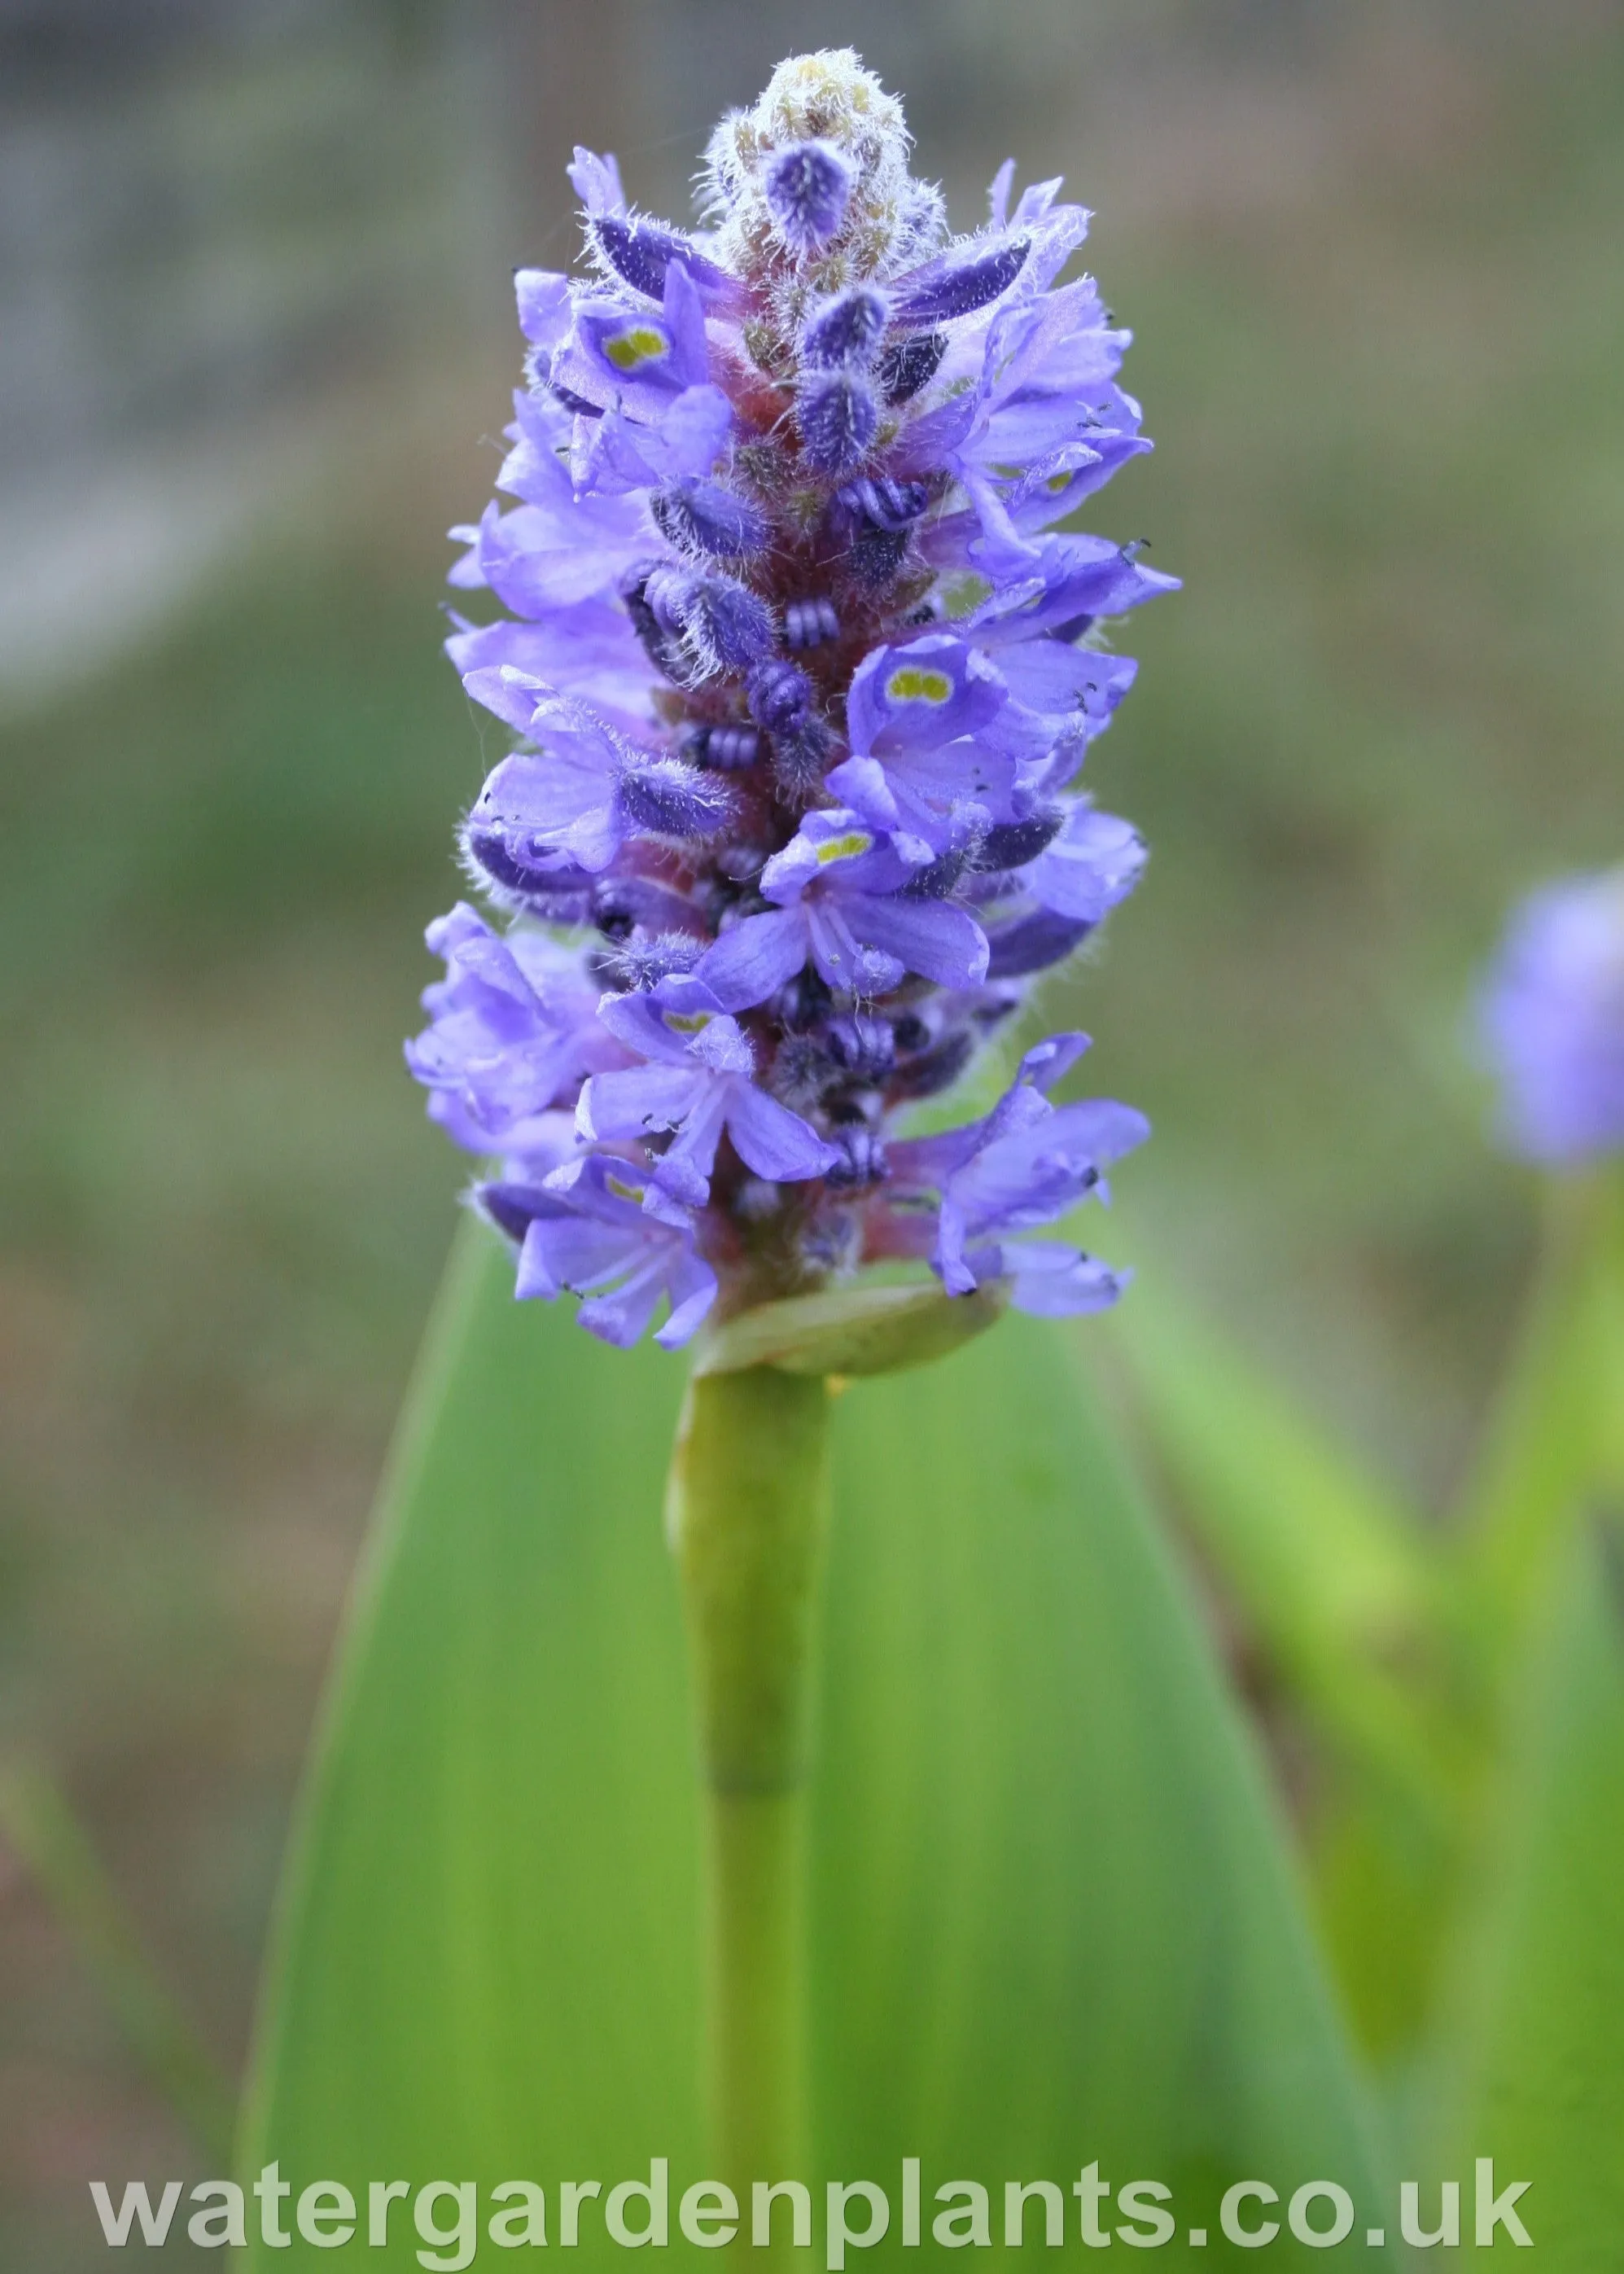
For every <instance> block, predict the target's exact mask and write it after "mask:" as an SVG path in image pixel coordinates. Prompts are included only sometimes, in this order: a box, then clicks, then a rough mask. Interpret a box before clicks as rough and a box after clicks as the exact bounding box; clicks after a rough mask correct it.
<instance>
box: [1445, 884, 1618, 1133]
mask: <svg viewBox="0 0 1624 2274" xmlns="http://www.w3.org/2000/svg"><path fill="white" fill-rule="evenodd" d="M1479 1015H1480V1019H1481V1024H1482V1030H1483V1035H1484V1039H1485V1043H1486V1046H1487V1050H1488V1054H1489V1057H1490V1059H1491V1062H1492V1065H1493V1067H1494V1069H1495V1072H1496V1073H1497V1074H1498V1075H1499V1077H1500V1119H1501V1125H1502V1127H1503V1128H1504V1130H1505V1133H1506V1135H1507V1139H1508V1141H1509V1142H1510V1143H1511V1144H1512V1146H1513V1147H1514V1148H1515V1150H1516V1151H1517V1152H1519V1153H1521V1154H1522V1155H1523V1156H1524V1157H1525V1158H1526V1159H1528V1160H1530V1161H1538V1162H1540V1163H1545V1164H1546V1165H1548V1166H1551V1167H1555V1168H1574V1167H1577V1166H1578V1165H1580V1164H1581V1163H1584V1162H1586V1161H1590V1160H1595V1159H1598V1158H1599V1157H1600V1156H1603V1155H1605V1154H1608V1153H1617V1152H1620V1151H1624V868H1620V869H1613V870H1606V871H1605V872H1599V873H1595V874H1591V875H1587V876H1579V877H1568V878H1566V879H1565V880H1564V881H1563V882H1562V883H1560V884H1557V885H1547V886H1546V887H1545V889H1544V890H1543V891H1541V892H1535V893H1533V894H1532V895H1531V896H1530V898H1529V899H1528V900H1525V901H1524V902H1523V903H1522V907H1521V908H1519V909H1518V911H1517V913H1516V915H1515V916H1514V918H1513V920H1512V922H1511V925H1510V927H1509V929H1508V930H1507V935H1506V937H1505V940H1504V942H1503V944H1502V945H1501V947H1500V953H1499V956H1498V958H1497V959H1496V961H1495V963H1494V966H1493V968H1492V971H1491V973H1490V975H1489V979H1488V982H1487V984H1486V986H1485V989H1484V992H1483V998H1482V1001H1481V1004H1480V1006H1479Z"/></svg>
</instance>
